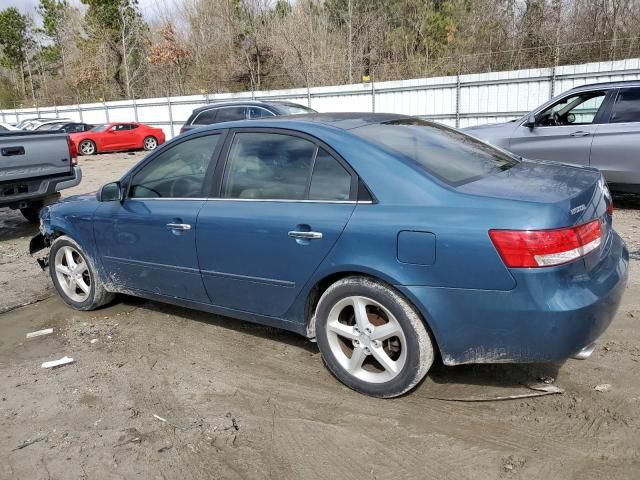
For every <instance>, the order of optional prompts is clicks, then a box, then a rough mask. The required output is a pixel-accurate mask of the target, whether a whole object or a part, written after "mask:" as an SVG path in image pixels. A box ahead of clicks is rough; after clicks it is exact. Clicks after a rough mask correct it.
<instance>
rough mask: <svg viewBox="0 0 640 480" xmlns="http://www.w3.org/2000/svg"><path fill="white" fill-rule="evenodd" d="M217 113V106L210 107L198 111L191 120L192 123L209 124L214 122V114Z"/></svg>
mask: <svg viewBox="0 0 640 480" xmlns="http://www.w3.org/2000/svg"><path fill="white" fill-rule="evenodd" d="M217 114H218V109H217V108H210V109H209V110H205V111H204V112H200V113H199V114H198V116H197V117H196V118H195V120H194V121H193V123H192V125H211V124H212V123H216V115H217Z"/></svg>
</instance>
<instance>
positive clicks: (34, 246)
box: [29, 233, 50, 270]
mask: <svg viewBox="0 0 640 480" xmlns="http://www.w3.org/2000/svg"><path fill="white" fill-rule="evenodd" d="M49 246H50V245H49V240H48V239H47V237H45V236H44V235H43V234H42V233H38V234H37V235H35V236H34V237H33V238H31V241H30V242H29V255H31V256H32V257H33V254H34V253H37V252H40V251H42V250H44V249H45V248H49ZM36 261H37V262H38V265H40V268H42V270H45V269H46V268H47V267H48V266H49V256H48V255H45V256H43V257H41V258H36Z"/></svg>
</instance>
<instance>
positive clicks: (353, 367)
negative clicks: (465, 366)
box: [316, 277, 434, 398]
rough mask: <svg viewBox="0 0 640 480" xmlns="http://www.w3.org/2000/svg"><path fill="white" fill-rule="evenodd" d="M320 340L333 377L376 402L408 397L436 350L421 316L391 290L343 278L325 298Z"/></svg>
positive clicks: (321, 307) (319, 318)
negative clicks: (379, 399) (406, 394)
mask: <svg viewBox="0 0 640 480" xmlns="http://www.w3.org/2000/svg"><path fill="white" fill-rule="evenodd" d="M316 336H317V341H318V347H319V348H320V353H321V354H322V358H323V360H324V362H325V365H326V366H327V368H328V369H329V370H330V371H331V373H333V374H334V375H335V376H336V377H337V378H338V379H339V380H340V381H341V382H342V383H344V384H345V385H347V386H348V387H350V388H352V389H353V390H356V391H358V392H360V393H364V394H367V395H372V396H375V397H384V398H390V397H397V396H399V395H402V394H403V393H406V392H408V391H409V390H411V389H412V388H413V387H415V386H416V385H417V384H418V383H419V382H420V380H422V379H423V378H424V376H425V375H426V374H427V371H428V370H429V368H430V367H431V365H432V363H433V358H434V348H433V344H432V342H431V339H430V337H429V333H428V332H427V329H426V327H425V325H424V323H423V321H422V319H421V318H420V315H419V314H418V313H417V312H416V310H415V309H414V308H413V306H412V305H411V304H410V303H409V302H408V301H407V300H406V299H405V298H403V297H402V296H401V295H400V294H399V293H398V292H397V291H395V290H394V289H393V288H391V287H390V286H387V285H385V284H383V283H382V282H378V281H376V280H372V279H369V278H367V277H348V278H344V279H342V280H339V281H338V282H336V283H334V284H333V285H331V286H330V287H329V288H328V289H327V290H326V291H325V292H324V294H323V295H322V297H321V298H320V301H319V302H318V307H317V309H316Z"/></svg>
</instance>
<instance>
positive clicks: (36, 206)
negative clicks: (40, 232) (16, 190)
mask: <svg viewBox="0 0 640 480" xmlns="http://www.w3.org/2000/svg"><path fill="white" fill-rule="evenodd" d="M42 207H43V204H42V203H41V202H37V203H32V204H31V205H29V206H28V207H26V208H21V209H20V213H22V216H23V217H24V218H26V219H27V220H28V221H29V222H31V223H33V224H35V225H38V224H39V223H40V210H42Z"/></svg>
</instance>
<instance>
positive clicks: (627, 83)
mask: <svg viewBox="0 0 640 480" xmlns="http://www.w3.org/2000/svg"><path fill="white" fill-rule="evenodd" d="M626 87H640V80H620V81H617V82H602V83H589V84H586V85H580V86H578V87H573V88H572V89H571V90H569V91H570V92H574V91H581V90H591V89H594V88H626Z"/></svg>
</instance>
